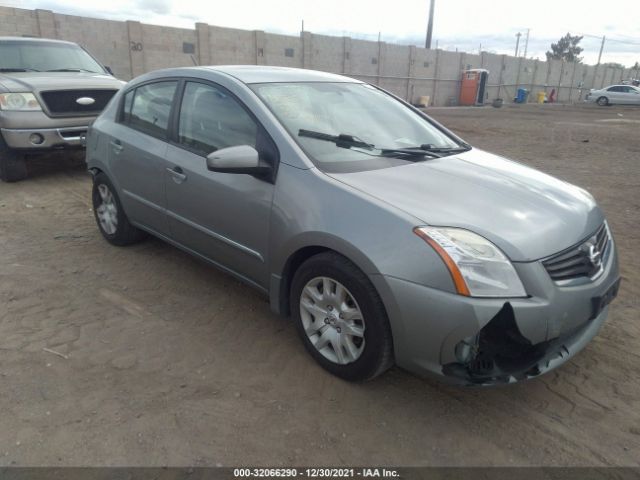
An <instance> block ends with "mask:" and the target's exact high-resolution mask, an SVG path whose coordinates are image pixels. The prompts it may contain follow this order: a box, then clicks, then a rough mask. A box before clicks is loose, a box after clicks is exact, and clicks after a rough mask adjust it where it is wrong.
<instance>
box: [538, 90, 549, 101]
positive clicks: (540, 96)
mask: <svg viewBox="0 0 640 480" xmlns="http://www.w3.org/2000/svg"><path fill="white" fill-rule="evenodd" d="M546 98H547V94H546V93H545V92H538V103H544V100H545V99H546Z"/></svg>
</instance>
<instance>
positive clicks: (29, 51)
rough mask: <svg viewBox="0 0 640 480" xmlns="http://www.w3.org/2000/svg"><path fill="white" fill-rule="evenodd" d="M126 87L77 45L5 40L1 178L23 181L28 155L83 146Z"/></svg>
mask: <svg viewBox="0 0 640 480" xmlns="http://www.w3.org/2000/svg"><path fill="white" fill-rule="evenodd" d="M123 84H124V82H122V81H120V80H117V79H115V78H114V77H113V76H112V75H111V74H110V71H109V69H108V68H107V67H104V66H102V65H101V64H100V63H99V62H98V61H97V60H96V59H95V58H93V57H92V56H91V55H90V54H89V53H87V52H86V51H85V50H84V49H82V48H81V47H80V46H78V45H76V44H75V43H71V42H62V41H58V40H46V39H38V38H14V37H0V179H2V180H4V181H6V182H15V181H17V180H21V179H23V178H24V177H25V176H26V175H27V162H26V158H27V155H28V154H33V153H38V152H46V151H51V150H60V149H66V148H81V137H82V136H84V135H85V134H86V131H87V127H88V125H89V124H90V123H91V122H92V121H93V119H94V118H95V117H96V115H98V114H99V113H100V112H101V111H102V109H103V108H104V107H105V106H106V105H107V103H108V102H109V100H111V97H113V95H114V94H115V93H116V92H117V91H118V90H119V89H120V88H121V87H122V85H123Z"/></svg>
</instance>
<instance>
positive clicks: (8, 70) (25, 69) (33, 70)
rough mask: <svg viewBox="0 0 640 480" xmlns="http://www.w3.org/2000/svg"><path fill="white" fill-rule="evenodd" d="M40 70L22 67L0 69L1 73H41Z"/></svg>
mask: <svg viewBox="0 0 640 480" xmlns="http://www.w3.org/2000/svg"><path fill="white" fill-rule="evenodd" d="M39 71H40V70H36V69H35V68H20V67H15V68H14V67H6V68H2V67H0V72H5V73H8V72H39Z"/></svg>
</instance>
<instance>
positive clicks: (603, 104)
mask: <svg viewBox="0 0 640 480" xmlns="http://www.w3.org/2000/svg"><path fill="white" fill-rule="evenodd" d="M597 103H598V105H600V106H601V107H606V106H607V105H609V99H608V98H607V97H600V98H599V99H598V101H597Z"/></svg>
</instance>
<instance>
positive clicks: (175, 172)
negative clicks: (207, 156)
mask: <svg viewBox="0 0 640 480" xmlns="http://www.w3.org/2000/svg"><path fill="white" fill-rule="evenodd" d="M167 172H169V173H170V174H171V176H172V177H173V181H174V182H176V183H182V182H184V181H185V180H186V179H187V176H186V175H185V174H184V171H183V170H182V168H181V167H173V168H169V167H167Z"/></svg>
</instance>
